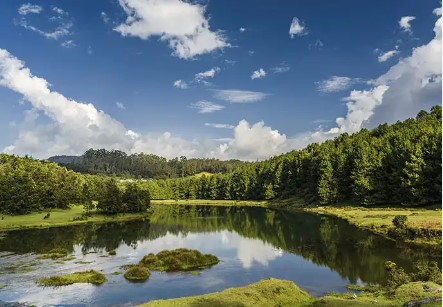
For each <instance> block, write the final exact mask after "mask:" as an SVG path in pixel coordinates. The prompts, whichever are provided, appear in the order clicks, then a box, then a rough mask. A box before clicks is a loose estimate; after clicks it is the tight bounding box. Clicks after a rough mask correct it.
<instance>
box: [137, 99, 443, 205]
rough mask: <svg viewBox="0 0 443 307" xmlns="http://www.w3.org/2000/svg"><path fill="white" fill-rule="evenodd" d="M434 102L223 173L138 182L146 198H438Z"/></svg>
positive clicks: (416, 201) (409, 201)
mask: <svg viewBox="0 0 443 307" xmlns="http://www.w3.org/2000/svg"><path fill="white" fill-rule="evenodd" d="M441 115H442V114H441V107H440V106H434V107H432V109H431V111H430V112H429V113H428V112H426V111H421V112H420V113H418V115H417V117H416V118H415V119H412V118H411V119H408V120H405V121H403V122H400V121H399V122H397V123H395V124H393V125H387V124H383V125H379V126H378V127H377V128H375V129H373V130H372V131H369V130H367V129H362V130H361V131H359V132H358V133H355V134H353V135H349V134H347V133H344V134H341V135H340V136H338V137H336V138H335V139H333V140H328V141H326V142H324V143H322V144H311V145H309V146H307V147H306V148H304V149H302V150H296V151H292V152H289V153H287V154H283V155H280V156H277V157H274V158H271V159H269V160H266V161H263V162H256V163H250V164H245V165H243V166H241V167H238V168H236V169H234V170H233V171H231V172H228V173H226V174H214V175H212V176H202V177H200V178H194V177H191V178H176V179H168V180H155V181H148V182H143V183H141V185H143V186H146V189H147V190H149V191H150V194H151V197H152V198H153V199H234V200H236V199H238V200H246V199H256V200H260V199H275V198H292V197H294V198H298V199H301V200H303V201H304V202H305V203H319V204H322V205H327V204H331V203H339V202H346V201H351V202H354V203H358V204H361V205H367V206H370V205H377V204H392V205H398V204H401V205H405V206H418V205H425V204H429V203H441V195H442V194H441V175H442V167H441V157H442V152H441V141H442V122H441Z"/></svg>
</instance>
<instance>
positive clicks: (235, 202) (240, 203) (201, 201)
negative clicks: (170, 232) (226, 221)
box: [151, 199, 269, 207]
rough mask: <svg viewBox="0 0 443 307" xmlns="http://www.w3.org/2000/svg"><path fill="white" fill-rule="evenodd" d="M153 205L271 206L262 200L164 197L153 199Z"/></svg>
mask: <svg viewBox="0 0 443 307" xmlns="http://www.w3.org/2000/svg"><path fill="white" fill-rule="evenodd" d="M151 205H196V206H222V207H269V202H267V201H261V200H206V199H188V200H186V199H180V200H173V199H164V200H151Z"/></svg>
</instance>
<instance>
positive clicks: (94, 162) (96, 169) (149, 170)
mask: <svg viewBox="0 0 443 307" xmlns="http://www.w3.org/2000/svg"><path fill="white" fill-rule="evenodd" d="M48 160H49V161H51V162H56V163H58V164H60V165H62V166H65V167H66V168H68V169H71V170H74V171H76V172H80V173H86V174H102V175H115V176H119V177H125V178H144V179H166V178H177V177H187V176H192V175H195V174H198V173H202V172H208V173H227V172H230V171H232V170H234V169H235V168H237V167H239V166H241V165H245V164H247V162H243V161H240V160H228V161H221V160H217V159H205V158H193V159H187V158H186V157H184V156H181V157H180V158H174V159H170V160H168V159H166V158H163V157H159V156H156V155H153V154H145V153H138V154H132V155H127V154H126V153H125V152H123V151H120V150H106V149H98V150H94V149H89V150H87V151H86V152H85V153H84V154H83V155H81V156H54V157H50V158H49V159H48Z"/></svg>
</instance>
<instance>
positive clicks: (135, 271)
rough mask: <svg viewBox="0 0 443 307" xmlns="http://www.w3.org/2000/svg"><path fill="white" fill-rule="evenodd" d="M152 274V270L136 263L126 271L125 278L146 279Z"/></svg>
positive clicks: (132, 279)
mask: <svg viewBox="0 0 443 307" xmlns="http://www.w3.org/2000/svg"><path fill="white" fill-rule="evenodd" d="M150 275H151V272H149V270H148V269H147V268H145V267H142V266H139V265H136V266H133V267H131V268H129V269H128V270H127V271H126V272H125V275H124V276H125V278H126V279H127V280H130V281H145V280H146V279H148V278H149V276H150Z"/></svg>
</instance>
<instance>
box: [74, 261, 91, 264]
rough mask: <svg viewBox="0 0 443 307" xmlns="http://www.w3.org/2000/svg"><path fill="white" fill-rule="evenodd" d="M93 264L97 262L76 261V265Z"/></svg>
mask: <svg viewBox="0 0 443 307" xmlns="http://www.w3.org/2000/svg"><path fill="white" fill-rule="evenodd" d="M93 262H95V261H75V262H74V263H75V264H90V263H93Z"/></svg>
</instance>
